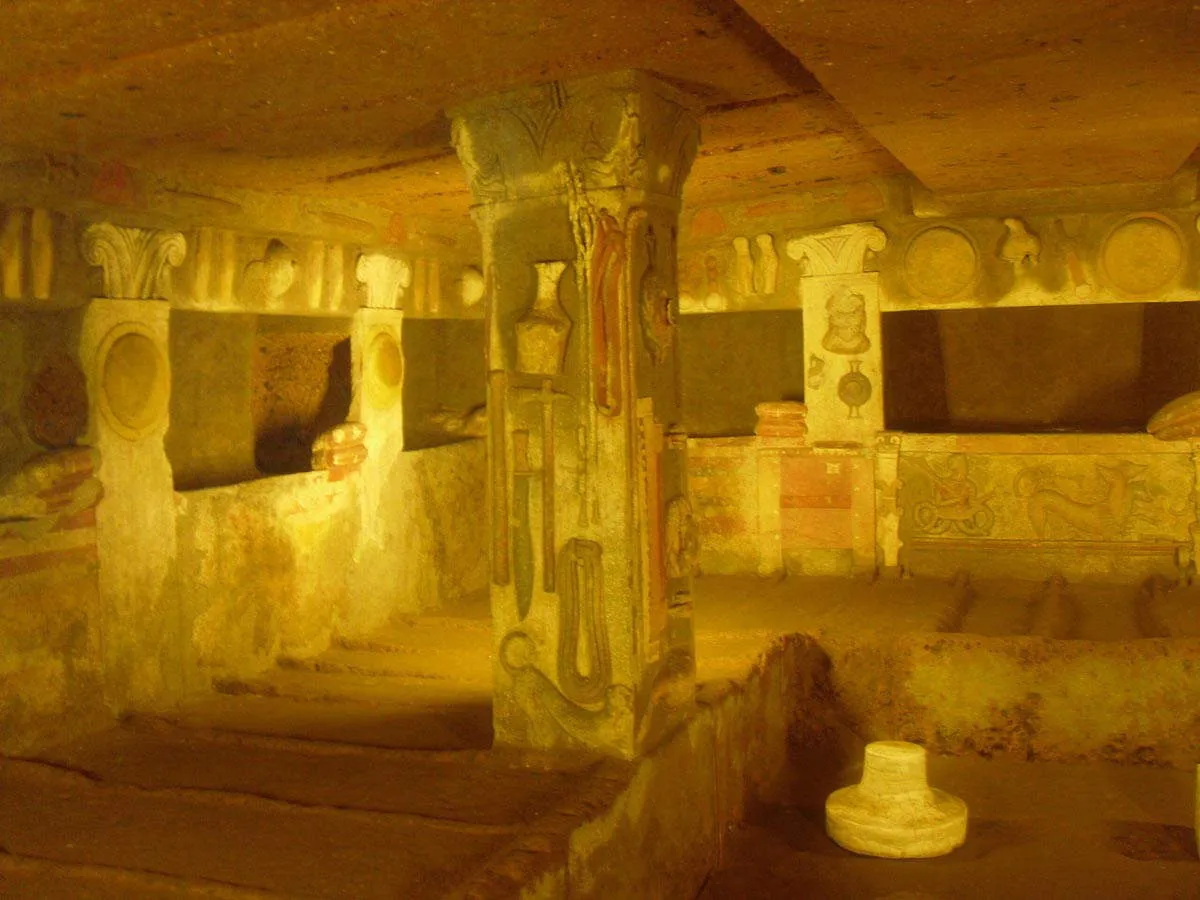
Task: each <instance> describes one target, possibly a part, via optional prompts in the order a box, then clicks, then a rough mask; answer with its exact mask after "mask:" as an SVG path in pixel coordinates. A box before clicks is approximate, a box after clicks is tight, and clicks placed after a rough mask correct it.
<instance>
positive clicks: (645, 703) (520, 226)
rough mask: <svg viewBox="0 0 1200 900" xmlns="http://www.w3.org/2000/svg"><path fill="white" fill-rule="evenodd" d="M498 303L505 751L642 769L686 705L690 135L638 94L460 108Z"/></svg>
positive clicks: (521, 94)
mask: <svg viewBox="0 0 1200 900" xmlns="http://www.w3.org/2000/svg"><path fill="white" fill-rule="evenodd" d="M453 133H454V143H455V147H456V149H457V151H458V155H459V159H460V160H461V161H462V163H463V165H464V166H465V168H466V170H467V174H468V176H469V178H470V184H471V190H472V192H473V194H474V198H475V202H476V206H475V218H476V221H477V223H478V225H479V228H480V231H481V233H482V237H483V247H484V266H485V276H484V277H485V283H486V285H487V302H488V371H489V375H488V431H489V461H488V466H489V505H490V510H491V536H492V553H491V562H492V611H493V616H494V622H495V626H494V627H495V631H496V699H495V728H496V739H497V742H499V743H503V744H513V745H520V746H533V747H547V748H550V747H587V748H594V749H601V750H604V751H606V752H610V753H614V754H619V755H622V756H633V755H635V754H637V753H639V752H641V751H642V750H644V749H645V748H646V747H647V746H649V745H650V744H651V743H653V742H654V741H655V739H656V738H657V736H658V735H659V734H661V733H662V730H663V729H664V728H665V727H666V726H667V725H668V724H669V723H670V722H671V721H672V719H673V718H674V717H675V716H677V715H678V714H679V712H681V711H682V710H683V709H685V708H686V707H687V705H688V704H690V702H691V695H692V692H693V684H692V682H693V671H694V660H693V642H692V634H691V605H690V599H689V589H690V576H691V569H692V566H693V564H694V562H693V561H694V558H695V548H696V540H695V536H694V532H693V526H692V521H691V520H692V517H691V508H690V505H689V503H688V499H687V484H686V464H685V455H686V441H685V440H683V439H682V436H681V435H678V434H675V433H673V432H672V429H671V426H672V425H674V424H675V423H677V422H678V421H679V419H680V390H679V371H678V359H677V352H678V348H677V342H676V337H675V319H676V316H677V314H678V297H677V293H676V249H675V241H676V227H677V221H678V215H679V203H680V190H681V188H682V185H683V182H684V179H685V178H686V177H687V173H688V170H689V168H690V166H691V162H692V159H693V157H694V155H695V151H696V145H697V138H698V128H697V125H696V121H695V119H694V117H693V116H692V114H691V112H690V110H689V108H688V106H687V104H686V103H685V102H684V100H683V98H682V97H680V96H679V95H678V94H677V93H676V92H675V91H673V90H672V89H670V88H669V87H667V86H666V85H663V84H662V83H660V82H658V81H656V80H654V79H653V78H651V77H649V76H646V75H644V74H642V73H634V72H622V73H616V74H614V75H610V76H603V77H598V78H591V79H584V80H580V81H576V82H571V83H555V84H550V85H545V86H542V87H537V88H532V89H528V90H522V91H516V92H512V93H509V94H504V95H500V96H496V97H491V98H487V99H484V100H481V101H479V102H476V103H472V104H469V105H467V106H465V107H463V108H461V109H459V110H457V111H455V113H454V121H453Z"/></svg>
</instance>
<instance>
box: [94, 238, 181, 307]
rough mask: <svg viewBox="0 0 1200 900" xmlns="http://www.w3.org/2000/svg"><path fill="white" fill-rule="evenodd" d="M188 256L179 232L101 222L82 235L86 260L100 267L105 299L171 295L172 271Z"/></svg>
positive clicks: (148, 297) (151, 298)
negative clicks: (125, 226)
mask: <svg viewBox="0 0 1200 900" xmlns="http://www.w3.org/2000/svg"><path fill="white" fill-rule="evenodd" d="M186 254H187V242H186V241H185V240H184V237H183V235H182V234H180V233H179V232H178V231H150V230H146V229H142V228H122V227H119V226H117V225H113V224H111V223H109V222H98V223H96V224H94V225H89V226H88V227H87V229H86V230H85V231H84V233H83V256H84V259H86V260H87V262H88V264H89V265H93V266H99V267H100V269H101V273H102V276H103V290H104V296H105V297H109V298H112V299H118V300H154V299H164V298H165V297H166V296H167V294H168V293H170V270H171V268H173V267H176V266H179V265H180V264H181V263H182V262H183V259H184V256H185V255H186Z"/></svg>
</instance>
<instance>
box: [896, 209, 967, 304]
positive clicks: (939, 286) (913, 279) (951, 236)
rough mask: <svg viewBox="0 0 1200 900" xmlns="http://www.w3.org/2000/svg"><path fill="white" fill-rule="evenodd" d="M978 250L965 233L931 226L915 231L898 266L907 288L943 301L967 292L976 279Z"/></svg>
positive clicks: (947, 227) (948, 227) (943, 226)
mask: <svg viewBox="0 0 1200 900" xmlns="http://www.w3.org/2000/svg"><path fill="white" fill-rule="evenodd" d="M979 265H980V264H979V250H978V249H977V248H976V247H975V242H974V241H973V240H972V239H971V237H970V235H969V234H967V232H965V231H963V230H961V229H959V228H952V227H950V226H947V225H934V226H932V227H930V228H926V229H924V230H922V231H919V232H918V233H917V234H915V235H914V236H913V237H912V238H911V239H910V240H909V242H908V245H907V246H906V247H905V248H904V252H903V257H902V262H901V268H902V271H903V274H904V279H905V281H906V282H907V284H908V286H909V289H910V290H912V291H913V292H914V293H916V294H919V295H921V296H924V297H928V298H930V299H932V300H937V301H944V300H950V299H953V298H955V297H959V296H961V295H963V294H964V293H966V292H967V291H969V290H970V289H971V288H972V287H973V286H974V285H975V283H976V281H977V280H978V278H979Z"/></svg>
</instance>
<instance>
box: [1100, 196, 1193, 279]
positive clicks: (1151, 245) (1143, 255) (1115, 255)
mask: <svg viewBox="0 0 1200 900" xmlns="http://www.w3.org/2000/svg"><path fill="white" fill-rule="evenodd" d="M1099 259H1100V272H1101V274H1102V275H1103V277H1104V280H1105V281H1106V282H1107V283H1108V284H1110V285H1112V286H1113V287H1114V288H1116V290H1118V291H1120V292H1121V293H1122V294H1125V295H1126V296H1129V297H1135V298H1140V297H1149V296H1153V295H1155V294H1157V293H1159V292H1161V291H1162V290H1164V289H1165V288H1168V287H1170V286H1171V285H1173V284H1175V282H1176V281H1177V280H1178V278H1179V276H1180V274H1182V272H1183V267H1184V265H1185V263H1186V262H1187V251H1186V245H1185V243H1184V237H1183V232H1182V230H1181V229H1180V228H1179V226H1178V225H1177V224H1175V222H1173V221H1172V220H1171V219H1169V218H1167V217H1166V216H1162V215H1158V214H1155V213H1137V214H1135V215H1132V216H1128V217H1126V218H1124V219H1122V220H1121V221H1120V222H1118V223H1117V224H1116V225H1114V226H1113V227H1112V228H1111V229H1110V230H1109V232H1108V234H1107V235H1105V237H1104V241H1103V243H1102V244H1101V247H1100V254H1099Z"/></svg>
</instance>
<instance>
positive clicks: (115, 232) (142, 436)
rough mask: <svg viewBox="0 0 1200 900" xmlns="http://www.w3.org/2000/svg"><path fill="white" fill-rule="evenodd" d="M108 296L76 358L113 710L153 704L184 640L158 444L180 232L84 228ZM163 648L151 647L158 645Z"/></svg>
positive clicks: (170, 495) (167, 473) (87, 320)
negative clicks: (171, 595) (168, 586)
mask: <svg viewBox="0 0 1200 900" xmlns="http://www.w3.org/2000/svg"><path fill="white" fill-rule="evenodd" d="M83 250H84V255H85V257H86V259H87V260H88V262H90V263H91V264H92V265H95V266H100V267H101V269H102V274H103V284H104V289H103V292H104V294H105V295H107V296H106V297H105V298H100V299H94V300H92V301H91V302H90V303H89V304H88V306H87V308H86V310H85V311H84V316H83V327H82V330H81V337H80V348H79V356H80V360H81V362H82V364H83V366H84V371H85V373H86V376H87V384H88V397H89V405H90V415H89V423H90V424H89V430H88V438H87V443H89V444H90V445H91V446H92V447H94V448H96V450H97V451H99V456H100V467H99V470H98V476H99V479H100V482H101V484H102V486H103V490H104V495H103V498H102V499H101V500H100V503H99V505H98V506H97V508H96V542H97V552H98V556H99V563H100V591H101V596H102V608H103V610H104V613H103V624H102V628H101V634H102V642H103V653H104V661H105V671H106V682H105V687H106V694H107V697H108V700H109V703H110V704H111V705H112V706H114V707H117V708H121V707H126V706H135V705H139V704H142V703H146V702H150V701H152V700H153V699H154V698H155V697H156V695H158V694H160V693H161V692H162V691H163V689H164V688H165V687H168V686H170V685H171V684H172V680H173V679H175V678H177V677H178V673H176V672H175V671H174V668H173V665H172V663H171V660H172V659H173V654H174V652H176V651H177V648H176V650H175V651H173V649H172V648H175V647H176V645H177V644H178V641H179V635H178V633H177V628H176V622H175V619H174V617H173V616H172V615H170V614H169V612H170V611H169V610H168V609H167V608H166V604H167V602H168V600H167V597H166V596H165V589H164V588H165V583H166V580H167V576H168V573H169V569H170V567H171V564H172V562H173V560H174V557H175V495H174V486H173V483H172V475H171V466H170V463H169V462H168V461H167V455H166V452H165V450H164V449H163V437H164V435H165V434H166V431H167V426H168V424H169V418H170V417H169V400H170V392H171V365H170V358H169V350H168V340H167V337H168V321H169V313H170V309H169V307H168V305H167V304H166V303H164V302H157V301H159V300H160V299H161V298H162V297H164V295H165V293H166V290H167V287H168V283H169V282H168V277H167V272H168V269H169V267H172V266H177V265H179V263H180V262H181V261H182V260H183V256H184V253H185V251H186V245H185V243H184V239H183V236H182V235H181V234H178V233H166V232H158V231H144V230H141V229H135V228H119V227H116V226H113V225H110V224H107V223H104V224H97V225H92V226H90V227H89V228H88V229H87V231H86V232H85V233H84V238H83ZM156 647H157V648H158V652H157V653H155V652H154V648H156Z"/></svg>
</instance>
